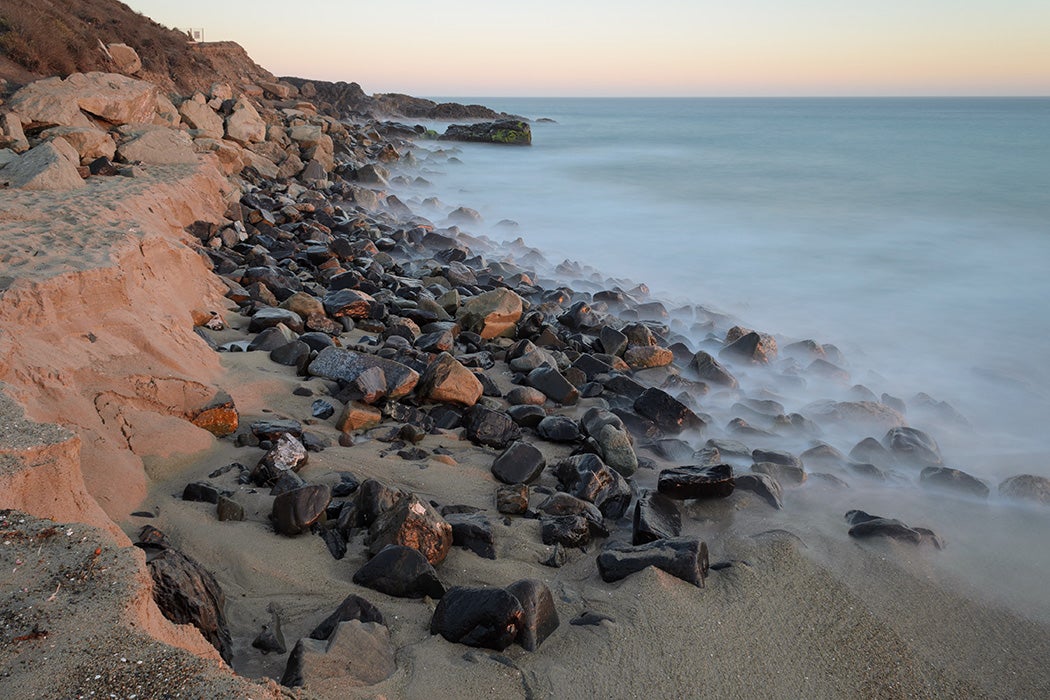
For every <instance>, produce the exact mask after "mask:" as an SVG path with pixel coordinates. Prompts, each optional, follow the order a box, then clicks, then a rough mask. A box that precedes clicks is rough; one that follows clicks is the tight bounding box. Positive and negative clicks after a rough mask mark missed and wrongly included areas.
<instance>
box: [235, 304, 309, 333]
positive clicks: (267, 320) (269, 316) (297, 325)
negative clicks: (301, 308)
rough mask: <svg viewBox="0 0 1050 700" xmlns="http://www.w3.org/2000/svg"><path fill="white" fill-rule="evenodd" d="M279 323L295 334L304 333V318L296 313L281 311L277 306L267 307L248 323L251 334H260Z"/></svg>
mask: <svg viewBox="0 0 1050 700" xmlns="http://www.w3.org/2000/svg"><path fill="white" fill-rule="evenodd" d="M278 323H281V324H284V325H285V326H286V327H288V328H289V329H290V330H292V331H293V332H295V333H302V332H303V318H302V316H300V315H299V314H297V313H295V312H294V311H288V310H287V309H281V308H278V307H276V306H266V307H263V308H261V309H259V310H258V311H256V312H255V314H254V315H253V316H252V319H251V321H249V322H248V332H249V333H259V332H260V331H263V330H265V329H267V328H273V327H274V326H276V325H277V324H278Z"/></svg>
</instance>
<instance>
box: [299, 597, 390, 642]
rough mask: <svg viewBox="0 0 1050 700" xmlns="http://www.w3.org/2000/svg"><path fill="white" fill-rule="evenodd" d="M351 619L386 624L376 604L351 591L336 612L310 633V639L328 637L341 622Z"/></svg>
mask: <svg viewBox="0 0 1050 700" xmlns="http://www.w3.org/2000/svg"><path fill="white" fill-rule="evenodd" d="M350 620H359V621H361V622H377V623H379V624H380V625H383V624H386V623H385V622H384V621H383V613H381V612H379V609H378V608H377V607H376V606H374V605H372V604H371V603H370V602H368V601H367V600H365V599H364V598H362V597H361V596H359V595H354V594H353V593H351V594H350V595H348V596H347V597H346V598H344V599H343V602H342V603H340V604H339V607H338V608H336V609H335V612H333V613H332V614H331V615H329V616H328V617H326V618H325V619H324V620H322V621H321V624H319V625H317V627H315V628H314V630H313V632H311V633H310V639H328V638H329V637H331V636H332V632H334V631H335V628H336V626H338V625H339V623H340V622H349V621H350Z"/></svg>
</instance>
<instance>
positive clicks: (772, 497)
mask: <svg viewBox="0 0 1050 700" xmlns="http://www.w3.org/2000/svg"><path fill="white" fill-rule="evenodd" d="M733 481H734V483H735V485H736V488H738V489H740V490H742V491H751V492H752V493H756V494H758V495H759V496H761V497H762V499H763V500H764V501H765V502H766V503H768V504H769V505H771V506H773V507H774V508H777V509H778V510H779V509H781V508H783V507H784V500H783V496H784V491H783V489H782V488H781V487H780V483H779V482H778V481H777V480H776V479H775V478H773V477H772V476H770V475H769V474H764V473H755V474H737V475H736V477H735V478H734V480H733Z"/></svg>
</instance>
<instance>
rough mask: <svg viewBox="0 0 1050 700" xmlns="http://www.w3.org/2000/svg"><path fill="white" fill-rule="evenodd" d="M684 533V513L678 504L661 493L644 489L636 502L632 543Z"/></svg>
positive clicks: (642, 542)
mask: <svg viewBox="0 0 1050 700" xmlns="http://www.w3.org/2000/svg"><path fill="white" fill-rule="evenodd" d="M680 534H682V514H681V513H680V512H679V511H678V505H677V504H676V503H675V502H674V501H673V500H671V499H670V498H668V497H667V496H665V495H663V494H661V493H654V492H652V491H643V492H642V495H641V496H639V497H638V501H637V503H635V504H634V522H633V528H632V534H631V544H635V545H639V544H645V543H647V542H653V541H655V540H662V539H671V538H673V537H678V536H679V535H680Z"/></svg>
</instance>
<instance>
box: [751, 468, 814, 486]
mask: <svg viewBox="0 0 1050 700" xmlns="http://www.w3.org/2000/svg"><path fill="white" fill-rule="evenodd" d="M751 471H753V472H755V473H756V474H767V475H769V476H771V477H773V478H774V479H776V480H777V481H778V482H780V483H781V484H788V485H792V486H799V485H801V484H802V483H804V482H805V481H806V471H805V470H804V469H803V468H802V463H801V462H799V463H798V464H793V465H787V464H781V463H779V462H756V463H755V464H752V465H751Z"/></svg>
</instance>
